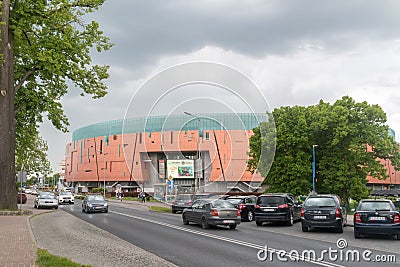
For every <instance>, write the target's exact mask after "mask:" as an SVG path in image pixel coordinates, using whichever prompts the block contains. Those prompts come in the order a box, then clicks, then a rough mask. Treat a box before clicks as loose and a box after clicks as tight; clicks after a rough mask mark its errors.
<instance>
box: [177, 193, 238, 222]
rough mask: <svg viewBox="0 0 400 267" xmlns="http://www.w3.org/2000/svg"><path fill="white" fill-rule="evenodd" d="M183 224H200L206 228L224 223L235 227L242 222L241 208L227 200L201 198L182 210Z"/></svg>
mask: <svg viewBox="0 0 400 267" xmlns="http://www.w3.org/2000/svg"><path fill="white" fill-rule="evenodd" d="M182 220H183V224H189V222H193V223H197V224H200V225H201V227H203V228H204V229H206V228H209V227H210V226H217V225H223V226H228V227H229V228H230V229H235V228H236V226H237V225H238V224H240V221H241V216H240V210H238V209H237V208H235V206H234V205H233V204H232V203H230V202H229V201H227V200H222V199H199V200H196V201H195V202H193V205H192V206H191V207H189V208H186V209H184V210H183V212H182Z"/></svg>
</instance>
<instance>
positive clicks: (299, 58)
mask: <svg viewBox="0 0 400 267" xmlns="http://www.w3.org/2000/svg"><path fill="white" fill-rule="evenodd" d="M399 14H400V1H395V0H393V1H385V0H379V1H367V0H363V1H361V0H360V1H355V0H344V1H320V0H314V1H304V0H293V1H285V0H276V1H271V0H259V1H257V0H247V1H238V0H231V1H228V0H218V1H211V0H203V1H202V0H193V1H187V0H182V1H175V0H171V1H155V0H150V1H149V0H141V1H139V0H137V1H136V0H108V1H107V2H106V3H105V4H104V6H103V7H102V8H101V9H100V10H99V11H98V12H96V13H95V14H93V15H92V16H91V17H90V19H94V20H96V21H98V22H99V23H100V28H101V29H102V30H103V31H104V33H105V35H106V36H108V37H110V38H111V41H112V42H113V43H114V44H115V46H114V47H113V48H112V49H111V50H110V51H107V52H105V53H102V54H93V59H94V62H95V63H96V64H101V65H110V75H111V77H110V79H109V80H108V81H107V84H108V86H109V94H108V95H107V96H106V97H104V98H102V99H98V100H93V99H91V98H90V97H89V96H86V97H81V96H79V94H80V93H81V91H80V90H79V89H72V90H71V92H70V93H69V94H68V95H67V96H65V97H64V99H63V100H62V104H63V106H64V110H65V113H66V115H67V116H68V117H69V120H70V124H71V126H70V133H69V134H63V133H61V132H57V131H56V130H54V129H52V128H51V127H50V126H49V125H48V124H45V125H43V127H42V128H41V132H42V134H43V136H44V138H45V139H47V141H48V145H49V157H50V160H51V163H52V166H53V168H54V171H59V170H60V168H59V167H58V166H57V165H58V163H59V162H61V160H62V159H63V158H64V155H65V146H66V144H67V143H69V142H71V137H72V132H73V131H74V130H76V129H79V128H80V127H83V126H86V125H88V124H93V123H97V122H101V121H107V120H114V119H122V118H124V116H125V113H126V111H127V109H129V106H132V103H133V104H137V106H136V105H135V107H136V109H137V110H140V109H141V107H142V106H140V104H142V105H144V106H145V108H148V107H149V106H154V104H155V103H154V98H156V99H157V97H158V96H159V95H160V94H162V92H163V90H165V88H162V89H160V88H146V90H144V88H143V84H144V83H145V81H147V80H148V79H153V78H154V76H157V75H156V74H157V73H159V72H161V71H163V70H165V69H168V68H170V67H171V66H175V65H179V64H183V63H188V62H193V61H206V62H215V63H218V64H222V65H226V66H227V67H229V68H232V69H234V70H236V71H237V72H240V73H241V74H242V75H243V76H245V77H248V79H249V80H251V81H252V82H253V83H254V85H255V86H256V87H258V88H259V90H260V91H261V93H262V94H263V95H264V97H265V99H266V101H267V102H268V104H269V107H270V108H271V109H273V108H275V107H281V106H293V105H314V104H317V103H318V102H319V100H321V99H322V100H324V101H325V102H329V103H333V102H334V101H336V100H337V99H340V98H341V97H342V96H344V95H349V96H351V97H353V98H354V99H355V100H356V101H357V102H360V101H367V102H368V103H370V104H378V105H380V106H381V107H382V108H383V110H384V111H385V112H386V114H387V117H388V124H389V126H390V127H391V128H392V129H394V130H395V131H396V134H397V136H396V139H399V138H398V136H400V108H399V106H398V104H399V103H400V90H399V88H400V86H399V85H400V15H399ZM88 20H89V18H88ZM161 87H162V85H161ZM138 92H139V93H140V92H141V93H142V98H136V99H135V96H137V95H139V94H138ZM182 92H183V94H182ZM145 95H147V98H146V97H145ZM182 95H183V96H184V97H182ZM218 95H219V97H218ZM241 95H242V96H243V93H242V94H241ZM250 95H251V96H250ZM175 96H177V95H173V94H171V95H170V97H169V98H168V97H167V98H165V101H160V102H157V105H158V106H157V108H156V109H155V111H154V112H153V113H152V115H156V113H158V114H162V113H164V114H169V113H175V114H179V113H183V111H188V112H192V113H201V112H206V111H209V108H211V109H213V111H216V112H226V111H233V112H236V111H239V110H237V109H235V108H232V106H235V104H232V103H233V102H235V99H233V98H234V97H232V93H226V92H225V91H224V90H222V89H221V88H216V87H215V86H212V85H210V84H207V85H191V86H187V87H185V88H184V89H182V90H181V91H179V97H175ZM186 96H187V99H185V97H186ZM245 97H248V98H249V99H250V98H254V97H255V96H254V95H252V94H251V92H250V91H249V95H248V96H245ZM132 99H134V100H133V102H132ZM146 99H147V100H148V101H149V102H146ZM173 99H175V101H173ZM177 99H178V100H177ZM224 99H225V101H226V103H222V101H224ZM246 101H247V100H246ZM249 101H250V100H249ZM178 102H179V103H178ZM231 102H232V103H231ZM182 103H184V104H182ZM205 103H207V104H205ZM221 103H222V105H221ZM205 106H206V107H207V110H205V109H204V107H205ZM221 106H222V107H221ZM138 107H140V108H138ZM171 110H173V112H172V111H171ZM265 110H267V108H266V109H265ZM127 114H128V115H132V116H134V115H142V114H138V113H135V114H133V112H130V113H127Z"/></svg>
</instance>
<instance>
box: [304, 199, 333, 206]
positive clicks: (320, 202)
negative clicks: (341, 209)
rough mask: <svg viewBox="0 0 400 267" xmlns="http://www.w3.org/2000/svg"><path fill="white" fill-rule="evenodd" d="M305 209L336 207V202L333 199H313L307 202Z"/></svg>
mask: <svg viewBox="0 0 400 267" xmlns="http://www.w3.org/2000/svg"><path fill="white" fill-rule="evenodd" d="M304 206H305V207H336V203H335V200H334V199H333V198H331V197H312V198H309V199H307V200H306V202H305V203H304Z"/></svg>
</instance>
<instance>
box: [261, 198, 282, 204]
mask: <svg viewBox="0 0 400 267" xmlns="http://www.w3.org/2000/svg"><path fill="white" fill-rule="evenodd" d="M258 202H259V204H270V205H280V204H285V199H284V198H283V197H280V196H266V197H260V198H259V200H258Z"/></svg>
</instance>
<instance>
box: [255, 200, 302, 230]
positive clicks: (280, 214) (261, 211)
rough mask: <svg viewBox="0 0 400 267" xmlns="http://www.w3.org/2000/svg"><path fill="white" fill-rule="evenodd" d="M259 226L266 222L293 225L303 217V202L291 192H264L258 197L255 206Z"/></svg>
mask: <svg viewBox="0 0 400 267" xmlns="http://www.w3.org/2000/svg"><path fill="white" fill-rule="evenodd" d="M254 217H255V221H256V224H257V226H261V225H262V224H263V223H264V222H283V223H285V224H286V225H293V224H294V221H296V220H300V219H301V204H300V202H299V201H298V200H297V198H296V196H294V195H293V194H290V193H270V194H263V195H260V196H259V197H258V198H257V202H256V205H255V207H254Z"/></svg>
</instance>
